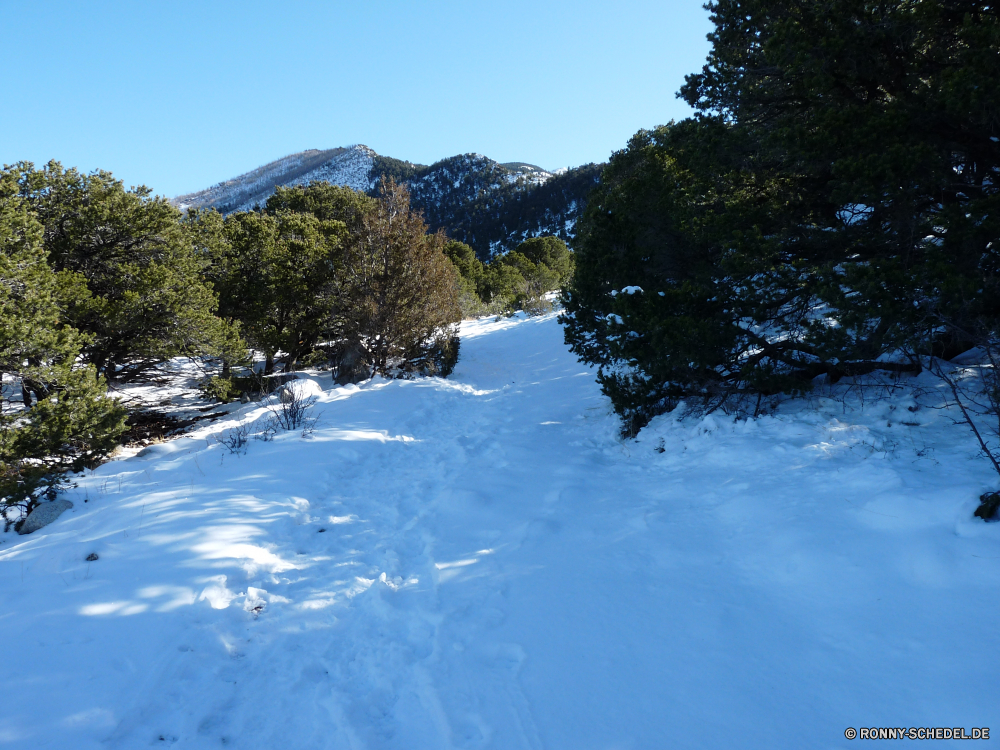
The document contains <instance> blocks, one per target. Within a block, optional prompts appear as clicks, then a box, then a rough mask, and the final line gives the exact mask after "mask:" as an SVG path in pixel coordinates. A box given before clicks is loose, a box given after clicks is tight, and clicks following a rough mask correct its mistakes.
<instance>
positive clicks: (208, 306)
mask: <svg viewBox="0 0 1000 750" xmlns="http://www.w3.org/2000/svg"><path fill="white" fill-rule="evenodd" d="M13 172H14V173H15V174H16V175H17V177H18V179H19V182H20V188H21V194H22V196H23V197H24V198H25V199H26V200H27V201H28V203H29V204H30V206H31V208H32V210H33V212H34V213H35V214H36V215H37V216H38V218H39V220H40V221H41V222H42V224H43V226H44V246H45V250H46V252H47V253H48V257H49V262H50V263H51V264H52V267H53V268H55V269H56V270H57V271H60V272H63V271H65V272H69V273H71V274H74V276H73V277H72V278H73V279H74V284H75V285H74V287H73V288H72V289H68V290H67V293H66V294H65V295H64V298H63V307H64V315H65V317H66V320H67V321H68V322H69V323H70V324H72V325H73V326H74V327H75V328H77V329H78V330H79V331H81V332H82V333H84V334H86V339H85V340H84V343H83V347H82V350H81V354H82V356H83V358H84V360H85V361H86V362H88V363H89V364H92V365H93V366H94V367H95V369H96V370H97V372H98V373H99V374H101V375H103V376H104V377H106V378H108V379H109V380H118V381H123V382H124V381H129V380H132V379H135V378H136V377H141V376H143V375H144V374H146V373H148V372H149V371H150V370H151V369H153V368H155V367H157V366H158V365H160V364H162V363H164V362H166V361H167V360H169V359H171V358H173V357H176V356H214V355H228V356H232V353H233V352H234V351H238V350H239V349H240V348H241V342H240V341H239V338H238V335H237V332H236V331H235V330H234V329H233V328H232V327H230V326H227V325H226V324H225V323H224V322H223V321H221V320H220V319H219V318H218V317H217V316H216V315H215V310H216V305H217V300H216V297H215V294H214V293H213V292H212V289H211V288H210V287H209V286H208V285H207V284H206V283H204V281H203V279H202V271H203V270H204V268H205V265H206V264H207V263H208V262H209V260H210V259H209V258H207V257H205V256H204V255H200V254H199V253H198V252H197V251H196V248H195V240H196V237H195V236H194V235H192V233H191V232H190V231H189V230H188V229H187V228H186V227H185V225H184V224H183V223H182V221H181V214H180V212H179V211H178V210H177V209H176V208H174V207H173V206H171V205H170V204H169V203H168V202H167V201H166V200H165V199H163V198H154V197H151V191H150V190H149V189H148V188H146V187H141V186H140V187H136V188H133V189H131V190H126V189H125V187H124V186H123V185H122V183H121V182H120V181H119V180H115V179H114V178H113V177H112V176H111V174H109V173H108V172H95V173H93V174H90V175H82V174H80V173H79V172H78V171H76V170H75V169H68V170H67V169H63V168H62V166H61V165H59V164H58V163H57V162H50V163H49V164H48V165H46V167H45V168H44V169H43V170H35V169H34V168H33V167H32V165H31V164H27V163H22V164H19V165H17V167H16V168H14V170H13Z"/></svg>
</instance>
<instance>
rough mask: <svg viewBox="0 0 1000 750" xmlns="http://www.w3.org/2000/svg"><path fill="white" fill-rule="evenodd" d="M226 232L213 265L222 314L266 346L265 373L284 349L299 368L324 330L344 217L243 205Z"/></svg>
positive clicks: (231, 217) (254, 341)
mask: <svg viewBox="0 0 1000 750" xmlns="http://www.w3.org/2000/svg"><path fill="white" fill-rule="evenodd" d="M224 236H225V242H223V243H221V244H220V245H219V246H218V247H219V249H218V250H217V251H216V254H215V257H214V261H213V264H212V267H211V270H210V272H209V278H210V279H211V281H212V283H213V284H214V285H215V287H216V289H217V290H218V292H219V298H220V314H222V315H223V316H224V317H226V318H231V319H234V320H237V321H239V323H240V326H241V330H242V332H243V335H244V336H245V337H246V339H247V341H248V342H249V344H250V346H252V347H253V348H254V349H256V350H258V351H260V352H263V354H264V356H265V358H266V362H265V373H267V374H270V373H271V372H272V371H273V369H274V358H275V355H276V354H277V353H278V352H279V351H281V352H284V353H285V355H286V356H287V367H288V368H289V369H291V368H294V367H295V365H296V363H297V362H298V361H299V360H300V359H301V358H302V357H303V356H305V355H307V354H308V353H309V352H311V351H312V350H313V349H314V348H315V347H316V344H317V343H318V342H319V340H320V338H321V337H322V336H323V335H324V333H325V332H326V329H327V325H328V319H329V316H330V312H331V306H332V300H333V297H332V294H333V289H334V279H335V276H336V274H337V272H338V269H339V267H340V263H341V259H340V253H341V248H342V243H343V241H344V239H345V226H344V223H343V222H342V221H336V220H329V221H321V220H320V219H318V218H316V216H315V215H313V214H311V213H299V212H296V211H293V210H288V209H284V208H282V209H280V210H278V211H276V212H275V213H273V214H272V213H257V212H241V213H235V214H230V215H229V216H228V217H227V218H226V220H225V230H224Z"/></svg>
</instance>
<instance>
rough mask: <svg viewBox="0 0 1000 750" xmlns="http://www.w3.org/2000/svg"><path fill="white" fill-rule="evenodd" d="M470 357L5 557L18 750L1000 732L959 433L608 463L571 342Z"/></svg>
mask: <svg viewBox="0 0 1000 750" xmlns="http://www.w3.org/2000/svg"><path fill="white" fill-rule="evenodd" d="M462 333H463V339H464V340H463V342H462V350H461V352H462V354H461V359H460V361H459V363H458V366H457V368H456V370H455V373H454V375H453V376H452V377H451V378H449V379H448V380H439V379H423V380H412V381H392V382H389V381H372V382H370V383H366V384H364V385H363V386H361V387H358V386H348V387H344V388H335V387H333V384H332V383H331V382H329V378H328V376H326V377H325V378H320V377H318V376H317V377H316V378H314V379H313V380H312V381H310V382H315V383H316V384H317V388H319V389H320V390H321V391H322V393H323V396H322V398H321V399H320V400H319V402H318V403H317V405H316V406H315V407H314V413H315V414H316V416H318V417H319V421H318V423H317V428H316V431H315V432H314V433H312V435H311V437H303V436H302V435H301V433H298V432H289V433H283V434H280V435H278V436H277V437H276V438H275V439H274V440H273V441H271V442H266V443H265V442H256V441H252V442H251V443H250V446H249V449H248V452H247V454H246V455H242V456H240V455H233V454H229V453H228V452H227V451H226V449H225V448H224V447H223V446H222V445H220V444H218V443H217V442H216V441H214V440H212V439H211V437H212V434H213V431H221V430H224V429H229V427H228V426H227V425H231V424H232V423H233V422H232V420H237V419H241V418H243V419H257V418H261V416H264V415H265V412H266V410H265V409H263V408H262V407H260V406H258V405H253V404H251V405H247V406H244V407H241V408H240V409H239V411H237V412H234V413H233V414H232V415H231V418H230V421H228V422H226V423H219V424H217V425H215V426H213V427H206V428H203V429H202V430H201V431H199V432H196V433H194V434H192V435H189V436H187V437H183V438H181V439H178V440H176V441H173V442H171V443H168V444H166V446H169V449H168V448H167V447H166V446H165V447H164V448H163V449H162V450H160V449H158V450H157V451H156V452H152V453H150V454H147V455H145V456H143V457H136V458H131V459H128V460H120V461H115V462H112V463H109V464H106V465H104V466H102V467H101V468H100V469H98V470H97V471H95V472H93V473H90V474H88V475H86V476H85V477H83V478H81V480H80V481H79V486H78V487H77V488H76V489H75V490H73V491H72V492H70V493H68V495H67V497H68V499H70V500H72V502H73V503H74V507H73V508H72V509H71V510H69V511H67V512H66V513H65V514H64V515H63V516H62V517H61V518H60V519H59V520H58V521H56V522H55V523H53V524H51V525H50V526H47V527H46V528H45V529H42V530H40V531H37V532H35V533H34V534H32V535H30V536H27V537H17V536H16V535H14V534H8V535H6V536H4V537H3V542H2V544H0V585H2V587H3V593H4V601H5V607H4V610H3V616H2V617H0V633H2V635H3V638H4V642H5V643H7V644H8V649H7V653H6V654H5V655H4V659H3V661H2V664H3V676H4V685H5V688H6V689H7V691H8V694H9V695H10V696H15V697H16V699H12V700H8V701H5V702H4V705H3V708H2V711H0V745H2V746H4V747H10V748H39V747H52V748H63V747H73V748H108V747H112V748H139V747H150V746H152V747H161V746H163V747H166V746H177V747H185V748H188V747H190V748H202V747H204V748H210V747H211V748H215V747H220V746H223V745H226V746H230V747H239V748H275V747H290V748H407V749H408V750H412V749H420V748H435V749H437V748H446V747H454V748H542V747H548V748H667V747H669V748H719V747H740V748H757V747H759V748H795V749H796V750H797V749H799V748H806V747H824V748H826V747H831V748H832V747H844V746H849V743H847V741H846V740H844V734H843V733H844V729H845V728H846V727H849V726H853V727H859V726H907V727H909V726H918V727H923V726H965V727H973V726H989V725H990V723H991V721H990V720H991V718H992V717H993V716H994V711H995V710H996V709H995V702H996V701H995V695H994V694H995V685H996V675H997V672H998V657H997V656H996V654H995V649H993V648H992V647H991V644H992V642H993V631H994V623H995V618H996V604H995V602H996V600H997V595H998V593H1000V567H998V564H997V558H998V557H1000V552H998V550H997V543H998V533H1000V524H984V523H982V522H980V521H978V520H976V519H973V518H972V512H973V510H974V508H975V506H976V498H977V497H978V495H979V493H980V492H982V491H983V490H984V489H986V488H988V487H990V486H992V485H994V484H995V478H994V477H991V476H990V473H989V468H988V466H986V465H985V463H984V462H982V461H981V460H980V459H978V458H977V457H976V455H975V446H974V444H973V443H972V442H971V440H970V438H969V436H968V435H967V434H966V433H965V432H964V430H963V429H962V428H961V427H958V426H955V425H953V424H951V422H950V420H949V416H948V414H947V413H945V412H940V411H937V410H933V409H924V408H917V406H918V405H917V404H915V403H914V402H906V401H903V400H897V401H896V402H892V403H885V404H880V405H879V406H878V407H877V408H873V409H870V410H867V411H865V412H863V413H859V412H854V411H851V410H850V409H849V408H848V409H845V407H844V405H843V404H840V403H837V402H834V401H828V400H824V399H823V398H820V397H818V396H817V397H815V398H813V399H811V401H802V402H795V403H792V404H790V405H788V406H787V407H786V408H783V409H782V410H780V411H779V412H778V414H777V415H775V416H771V417H765V418H761V419H758V420H755V421H749V422H732V421H730V420H728V419H726V418H725V417H724V416H718V415H716V416H711V417H708V418H706V419H704V420H692V421H684V422H680V421H678V420H677V419H676V417H675V416H673V415H666V416H663V417H660V418H658V419H656V420H654V422H653V423H652V424H650V425H649V427H647V428H646V429H645V430H644V431H643V432H642V433H641V434H640V435H639V439H638V440H637V441H625V442H623V441H621V440H620V439H619V438H618V437H617V422H616V420H615V419H614V418H613V416H612V415H611V414H610V411H609V408H608V403H607V401H606V400H605V399H604V398H603V397H602V396H601V394H600V393H599V391H598V389H597V386H596V385H595V383H594V376H593V372H592V371H590V370H588V369H587V368H585V367H583V366H581V365H580V364H578V363H577V362H576V361H575V359H574V358H573V357H572V356H571V355H570V354H569V353H568V352H567V351H566V349H565V346H564V345H563V343H562V331H561V329H560V328H559V326H558V324H557V323H556V321H555V319H554V317H553V316H548V317H543V318H528V319H524V318H517V319H511V320H501V321H499V322H488V321H476V322H471V323H466V324H463V329H462ZM297 387H301V386H297ZM305 387H310V388H311V386H305ZM908 407H913V408H914V409H915V410H914V411H910V410H909V408H908ZM92 553H97V554H98V559H97V560H96V561H90V562H88V561H87V560H86V558H87V557H88V556H89V555H91V554H92ZM991 741H992V742H994V745H995V744H996V741H994V740H991ZM982 746H984V747H989V746H991V745H990V744H989V742H986V743H982Z"/></svg>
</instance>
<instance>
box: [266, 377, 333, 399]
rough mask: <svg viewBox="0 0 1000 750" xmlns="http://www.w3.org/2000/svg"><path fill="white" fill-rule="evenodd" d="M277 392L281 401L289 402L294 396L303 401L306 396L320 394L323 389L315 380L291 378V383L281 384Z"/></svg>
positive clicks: (310, 396) (311, 396)
mask: <svg viewBox="0 0 1000 750" xmlns="http://www.w3.org/2000/svg"><path fill="white" fill-rule="evenodd" d="M277 393H278V398H280V399H281V403H283V404H290V403H291V402H292V401H293V400H294V399H296V398H297V399H299V400H300V401H303V400H305V399H308V398H313V397H317V396H322V395H323V389H322V388H321V387H320V385H319V383H317V382H316V381H315V380H293V381H292V382H291V383H285V385H283V386H281V388H279V389H278V391H277Z"/></svg>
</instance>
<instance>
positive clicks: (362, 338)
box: [331, 180, 461, 379]
mask: <svg viewBox="0 0 1000 750" xmlns="http://www.w3.org/2000/svg"><path fill="white" fill-rule="evenodd" d="M445 243H446V238H445V237H444V235H443V234H440V233H438V234H427V225H426V224H424V222H423V220H422V219H421V217H420V215H419V214H417V213H415V212H413V211H412V210H411V209H410V198H409V193H408V192H407V190H406V188H405V187H403V186H401V185H397V184H396V183H395V182H394V181H392V180H388V181H387V182H386V183H384V184H383V185H382V188H381V196H380V198H379V199H378V200H377V201H374V202H373V203H372V204H371V205H370V208H368V209H366V210H364V211H362V212H360V213H359V215H358V217H357V219H356V221H355V222H354V223H352V224H351V225H349V227H348V241H347V243H346V247H345V252H344V256H343V263H342V266H341V267H342V269H343V271H342V272H341V274H339V275H338V278H337V284H336V292H335V297H334V306H333V313H332V319H331V323H332V332H333V334H334V336H335V338H336V340H337V341H338V342H339V343H338V347H337V349H338V351H337V360H338V363H339V367H340V368H342V369H343V370H344V371H345V372H346V373H347V375H346V377H348V378H350V379H356V378H358V377H366V376H367V374H375V373H378V374H382V375H389V376H397V375H398V376H406V375H408V374H410V373H423V374H431V375H436V374H446V373H448V372H450V371H451V369H452V368H453V367H454V364H455V361H456V360H457V356H458V337H457V331H456V329H455V324H457V323H458V321H459V320H460V317H461V312H460V310H459V306H458V295H457V284H456V279H457V277H458V276H459V274H458V273H457V271H456V269H455V266H454V264H453V263H451V262H450V261H449V259H448V257H447V256H446V255H445V254H444V252H443V249H444V246H445ZM339 375H340V376H341V377H344V374H343V373H339Z"/></svg>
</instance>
